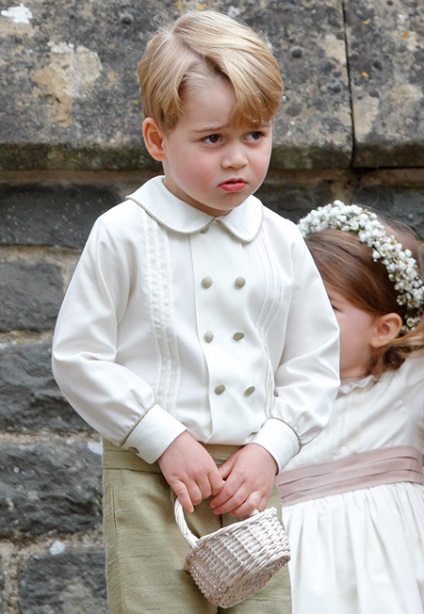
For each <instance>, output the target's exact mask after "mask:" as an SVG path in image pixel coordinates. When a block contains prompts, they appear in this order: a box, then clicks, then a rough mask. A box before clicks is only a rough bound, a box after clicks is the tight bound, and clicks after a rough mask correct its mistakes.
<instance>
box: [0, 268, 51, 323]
mask: <svg viewBox="0 0 424 614" xmlns="http://www.w3.org/2000/svg"><path fill="white" fill-rule="evenodd" d="M0 296H1V300H2V308H1V310H0V332H9V331H12V330H31V331H39V332H40V331H44V330H51V329H52V328H53V326H54V323H55V321H56V317H57V313H58V311H59V307H60V303H61V301H62V298H63V280H62V277H61V274H60V271H59V269H58V268H57V267H56V266H54V265H51V264H49V263H46V262H39V263H34V264H33V263H29V264H28V263H26V262H23V261H19V262H18V261H16V262H0Z"/></svg>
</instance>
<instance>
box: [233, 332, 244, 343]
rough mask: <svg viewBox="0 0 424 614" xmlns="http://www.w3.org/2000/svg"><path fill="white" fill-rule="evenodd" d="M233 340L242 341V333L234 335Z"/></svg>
mask: <svg viewBox="0 0 424 614" xmlns="http://www.w3.org/2000/svg"><path fill="white" fill-rule="evenodd" d="M233 339H235V340H236V341H241V340H242V339H244V333H242V332H237V333H234V335H233Z"/></svg>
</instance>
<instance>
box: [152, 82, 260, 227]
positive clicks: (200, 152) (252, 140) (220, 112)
mask: <svg viewBox="0 0 424 614" xmlns="http://www.w3.org/2000/svg"><path fill="white" fill-rule="evenodd" d="M183 101H184V113H183V115H182V116H181V118H180V119H179V121H178V123H177V125H176V126H175V128H174V129H173V130H172V131H171V132H170V133H167V134H163V133H162V132H161V131H160V130H159V129H158V128H157V126H156V128H157V130H158V133H160V140H161V144H160V149H161V152H160V155H159V156H154V157H155V158H156V159H159V160H161V161H162V163H163V168H164V173H165V185H166V187H167V188H168V189H169V190H170V191H171V192H172V193H173V194H175V196H177V197H178V198H180V199H181V200H183V201H185V202H186V203H188V204H190V205H191V206H192V207H195V208H196V209H200V210H201V211H204V212H205V213H208V214H209V215H213V216H221V215H225V214H226V213H228V212H229V211H231V210H232V209H234V208H235V207H238V206H239V205H240V204H241V203H242V202H243V201H244V200H245V199H246V198H247V197H248V196H250V195H251V194H253V193H254V192H255V191H256V190H257V189H258V188H259V186H260V185H261V184H262V182H263V180H264V179H265V176H266V173H267V170H268V166H269V161H270V157H271V147H272V122H271V121H270V122H267V123H265V124H263V125H257V126H245V127H243V128H239V127H235V126H234V125H232V124H231V116H232V114H233V111H234V109H235V108H236V98H235V94H234V91H233V88H232V86H231V85H230V84H228V83H226V82H225V81H224V80H222V79H220V78H212V77H211V79H210V83H209V85H208V86H207V87H205V86H199V87H195V86H191V87H190V88H189V89H187V91H186V93H185V95H184V97H183ZM146 121H150V122H153V123H155V122H154V120H152V119H151V118H149V119H148V120H145V122H146Z"/></svg>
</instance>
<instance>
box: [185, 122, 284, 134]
mask: <svg viewBox="0 0 424 614" xmlns="http://www.w3.org/2000/svg"><path fill="white" fill-rule="evenodd" d="M271 125H272V122H271V121H264V122H261V123H260V124H251V125H250V124H249V125H246V126H245V127H244V128H242V130H251V131H255V130H261V128H268V127H269V126H271ZM230 126H231V124H224V125H222V124H220V125H217V124H216V125H209V126H206V125H205V126H204V127H202V126H200V127H198V128H193V132H195V133H202V132H210V133H214V132H220V131H221V130H226V129H227V128H229V127H230Z"/></svg>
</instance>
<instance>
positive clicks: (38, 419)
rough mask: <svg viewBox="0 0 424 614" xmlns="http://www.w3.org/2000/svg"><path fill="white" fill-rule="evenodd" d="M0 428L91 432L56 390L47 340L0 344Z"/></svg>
mask: <svg viewBox="0 0 424 614" xmlns="http://www.w3.org/2000/svg"><path fill="white" fill-rule="evenodd" d="M0 431H3V432H5V433H35V432H37V431H38V432H43V431H44V432H46V431H50V432H55V433H59V434H66V433H68V434H69V433H77V432H84V431H86V432H91V429H90V427H89V426H88V425H87V424H86V423H85V422H84V421H83V420H82V419H81V418H80V417H79V415H78V414H77V413H76V412H75V411H74V410H73V409H72V408H71V406H70V405H69V404H68V403H67V402H66V401H65V400H64V398H63V397H62V395H61V393H60V392H59V389H58V387H57V385H56V382H55V381H54V378H53V375H52V372H51V347H50V344H49V343H32V344H19V345H12V346H10V347H7V346H3V347H1V348H0Z"/></svg>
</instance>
